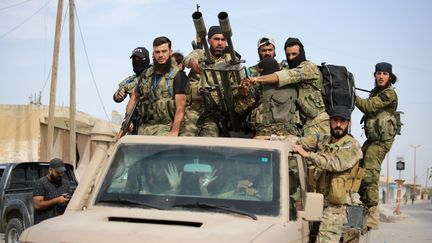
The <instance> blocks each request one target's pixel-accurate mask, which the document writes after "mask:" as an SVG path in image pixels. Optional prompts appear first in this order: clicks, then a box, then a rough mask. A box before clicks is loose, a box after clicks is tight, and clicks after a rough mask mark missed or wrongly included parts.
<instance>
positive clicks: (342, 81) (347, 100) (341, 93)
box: [318, 62, 355, 113]
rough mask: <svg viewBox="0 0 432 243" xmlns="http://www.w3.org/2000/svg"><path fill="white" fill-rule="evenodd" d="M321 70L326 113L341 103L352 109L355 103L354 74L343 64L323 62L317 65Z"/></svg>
mask: <svg viewBox="0 0 432 243" xmlns="http://www.w3.org/2000/svg"><path fill="white" fill-rule="evenodd" d="M318 69H319V70H320V72H321V76H322V81H323V89H322V91H321V94H322V96H323V100H324V104H325V107H326V111H327V113H329V112H330V110H331V109H332V108H333V107H334V106H337V105H342V106H346V107H348V108H350V109H351V110H354V105H355V81H354V76H353V74H352V73H351V72H349V71H348V69H347V68H346V67H344V66H338V65H329V64H325V62H323V63H321V66H318Z"/></svg>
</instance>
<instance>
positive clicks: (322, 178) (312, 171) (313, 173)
mask: <svg viewBox="0 0 432 243" xmlns="http://www.w3.org/2000/svg"><path fill="white" fill-rule="evenodd" d="M307 183H308V185H309V187H310V189H311V190H312V191H316V192H319V193H322V194H323V195H327V194H328V185H329V177H328V176H327V172H326V171H324V170H321V169H320V168H317V167H316V166H313V165H310V166H308V168H307Z"/></svg>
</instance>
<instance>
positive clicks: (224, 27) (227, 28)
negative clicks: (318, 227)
mask: <svg viewBox="0 0 432 243" xmlns="http://www.w3.org/2000/svg"><path fill="white" fill-rule="evenodd" d="M218 19H219V26H220V28H221V31H222V34H223V36H224V37H225V39H226V40H227V43H228V46H227V48H228V50H229V54H230V56H231V60H237V59H238V58H237V56H236V54H235V51H234V45H233V42H232V40H231V36H232V30H231V25H230V22H229V18H228V13H227V12H220V13H219V14H218Z"/></svg>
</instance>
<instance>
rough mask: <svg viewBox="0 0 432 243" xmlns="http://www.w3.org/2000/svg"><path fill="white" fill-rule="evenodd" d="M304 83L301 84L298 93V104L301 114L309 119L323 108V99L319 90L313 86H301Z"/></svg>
mask: <svg viewBox="0 0 432 243" xmlns="http://www.w3.org/2000/svg"><path fill="white" fill-rule="evenodd" d="M305 86H306V84H303V85H301V87H302V88H300V89H299V95H298V101H297V102H298V105H299V107H300V109H301V110H302V112H303V114H304V115H305V116H306V117H307V118H309V119H311V118H314V117H316V116H318V114H320V113H321V112H322V111H324V110H325V105H324V101H323V99H322V95H321V93H320V91H319V90H316V89H313V88H303V87H305Z"/></svg>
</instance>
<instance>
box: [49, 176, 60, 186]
mask: <svg viewBox="0 0 432 243" xmlns="http://www.w3.org/2000/svg"><path fill="white" fill-rule="evenodd" d="M49 179H50V181H51V182H52V183H53V184H54V185H56V186H61V184H62V179H63V177H62V176H58V177H56V176H54V175H53V174H50V175H49Z"/></svg>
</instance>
